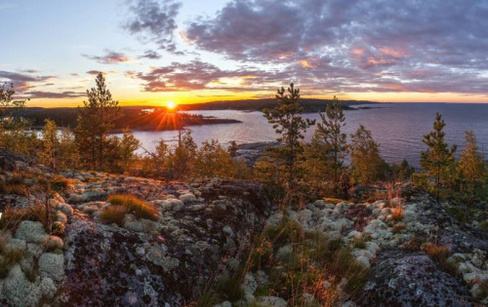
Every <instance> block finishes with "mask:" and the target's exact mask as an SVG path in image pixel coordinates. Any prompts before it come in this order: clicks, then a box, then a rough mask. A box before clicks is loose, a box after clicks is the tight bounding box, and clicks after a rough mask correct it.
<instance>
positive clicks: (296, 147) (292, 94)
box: [263, 83, 315, 187]
mask: <svg viewBox="0 0 488 307" xmlns="http://www.w3.org/2000/svg"><path fill="white" fill-rule="evenodd" d="M276 99H277V100H278V106H277V107H276V108H274V109H271V110H270V109H264V110H263V113H264V117H265V118H266V119H267V120H268V122H269V123H270V124H272V125H273V129H275V132H276V133H277V134H279V135H280V136H279V137H278V138H277V141H278V142H282V143H283V145H284V146H283V147H279V148H277V149H276V150H277V151H278V153H279V158H281V159H282V160H283V164H284V165H285V169H286V172H287V174H286V178H287V185H288V187H293V186H294V184H295V180H296V177H297V174H296V173H295V168H296V162H297V157H298V155H299V154H300V153H301V152H302V151H303V147H302V144H301V142H300V141H301V140H302V139H303V138H304V136H303V133H304V132H305V131H306V130H307V129H308V128H309V127H310V126H312V125H314V124H315V121H313V120H309V119H303V118H302V117H301V114H302V111H303V109H302V107H301V106H300V104H299V103H298V100H299V99H300V90H299V89H295V88H294V85H293V83H291V84H290V87H289V88H288V89H287V93H286V94H285V89H284V88H283V87H282V88H281V89H278V92H277V94H276Z"/></svg>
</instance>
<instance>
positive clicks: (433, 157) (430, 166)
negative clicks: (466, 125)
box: [420, 113, 456, 199]
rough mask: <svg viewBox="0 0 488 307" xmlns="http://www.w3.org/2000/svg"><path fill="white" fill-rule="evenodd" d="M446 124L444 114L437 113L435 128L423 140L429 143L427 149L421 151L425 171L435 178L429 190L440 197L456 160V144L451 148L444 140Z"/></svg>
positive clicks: (421, 161) (421, 163)
mask: <svg viewBox="0 0 488 307" xmlns="http://www.w3.org/2000/svg"><path fill="white" fill-rule="evenodd" d="M445 126H446V123H445V122H444V120H442V116H441V115H440V114H439V113H437V114H436V118H435V122H434V124H433V128H434V130H433V131H432V132H429V133H427V134H426V135H424V139H423V142H424V144H425V145H427V150H426V151H422V152H421V153H420V165H421V166H422V167H423V168H424V171H425V173H426V174H427V175H428V176H429V177H431V178H433V180H434V182H433V185H431V184H429V185H428V187H429V188H428V190H429V191H430V192H432V193H434V194H435V195H436V198H437V199H439V196H440V193H441V189H442V188H443V187H442V185H443V184H444V183H445V182H446V181H447V179H448V178H447V177H448V174H449V168H450V167H451V166H452V163H453V162H454V153H455V152H456V146H455V145H453V146H452V147H450V148H449V146H448V144H447V142H446V141H445V140H444V136H445V132H444V131H443V128H444V127H445Z"/></svg>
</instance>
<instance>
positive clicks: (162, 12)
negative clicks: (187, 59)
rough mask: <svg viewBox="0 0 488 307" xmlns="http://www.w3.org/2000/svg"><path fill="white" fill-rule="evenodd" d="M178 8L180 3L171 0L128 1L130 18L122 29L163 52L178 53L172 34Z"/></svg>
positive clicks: (175, 26)
mask: <svg viewBox="0 0 488 307" xmlns="http://www.w3.org/2000/svg"><path fill="white" fill-rule="evenodd" d="M180 7H181V3H179V2H175V1H173V0H160V1H157V0H134V1H130V8H129V10H130V18H129V20H128V21H127V22H126V23H125V24H123V27H124V29H126V30H127V31H128V32H129V33H131V34H132V35H135V36H137V37H138V38H139V39H141V40H142V41H143V42H154V43H156V44H158V46H159V48H161V49H163V50H166V51H169V52H173V53H179V52H178V51H177V50H176V46H175V42H174V34H173V32H174V31H175V30H176V28H177V25H176V20H175V18H176V16H177V15H178V12H179V10H180Z"/></svg>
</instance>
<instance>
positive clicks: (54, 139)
mask: <svg viewBox="0 0 488 307" xmlns="http://www.w3.org/2000/svg"><path fill="white" fill-rule="evenodd" d="M57 130H58V127H57V126H56V123H55V122H53V121H52V120H49V119H46V121H45V125H44V128H43V129H42V149H41V151H40V152H39V161H40V162H41V163H42V164H44V165H46V166H49V167H52V168H54V169H56V166H57V154H58V153H57V151H58V148H59V139H58V133H57Z"/></svg>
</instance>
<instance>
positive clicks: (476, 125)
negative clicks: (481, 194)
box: [134, 103, 488, 166]
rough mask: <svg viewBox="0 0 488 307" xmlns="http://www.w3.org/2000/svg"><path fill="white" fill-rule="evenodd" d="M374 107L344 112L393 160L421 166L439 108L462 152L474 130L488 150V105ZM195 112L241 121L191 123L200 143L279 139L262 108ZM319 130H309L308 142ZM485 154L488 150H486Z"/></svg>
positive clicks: (171, 136) (152, 135)
mask: <svg viewBox="0 0 488 307" xmlns="http://www.w3.org/2000/svg"><path fill="white" fill-rule="evenodd" d="M368 106H370V107H373V108H372V109H363V110H356V111H345V115H346V126H345V128H344V130H345V132H347V133H348V134H350V133H352V132H354V131H355V129H356V128H357V127H358V126H359V124H363V125H365V126H366V128H368V129H369V130H371V131H372V134H373V137H374V138H375V140H376V141H377V142H378V143H379V144H380V150H381V153H382V155H383V156H384V158H385V159H386V160H387V161H388V162H396V161H401V160H403V159H404V158H406V159H407V160H408V161H409V162H411V163H413V164H414V165H415V166H418V163H419V159H420V151H421V150H424V149H425V145H424V144H423V143H422V137H423V135H424V134H425V133H428V132H429V131H431V130H432V123H433V121H434V118H435V113H436V112H440V113H441V114H442V116H443V119H444V120H445V122H446V124H447V125H446V127H445V128H444V130H445V132H446V139H447V141H448V142H449V143H450V144H457V145H458V148H459V149H458V152H459V151H460V149H461V148H462V144H463V143H464V131H465V130H473V131H474V132H475V134H476V137H477V141H478V145H479V147H480V150H481V151H482V152H483V153H485V149H488V125H487V124H488V104H486V105H485V104H432V103H429V104H414V103H408V104H374V105H368ZM191 113H195V114H202V115H204V116H216V117H219V118H231V119H237V120H240V121H242V123H239V124H222V125H207V126H193V127H192V126H190V127H188V128H189V130H191V131H192V136H193V138H194V139H195V141H196V142H197V143H198V144H200V143H201V142H203V141H205V140H210V139H217V140H218V141H219V142H220V143H222V144H224V145H227V144H228V143H229V142H231V141H236V142H237V143H238V144H243V143H253V142H263V141H274V140H275V139H276V134H275V133H274V131H273V129H272V127H271V125H270V124H268V122H267V121H266V119H265V118H264V117H263V115H262V113H261V112H242V111H233V110H219V111H194V112H191ZM304 116H305V117H307V118H311V119H317V120H320V117H319V115H318V114H305V115H304ZM313 131H314V129H310V130H309V131H307V133H306V140H307V141H309V140H310V139H311V137H312V135H313ZM134 135H135V136H136V137H137V138H138V139H139V140H140V141H141V142H142V146H143V147H144V148H145V149H147V150H149V151H153V150H154V148H155V147H156V144H157V142H158V141H159V140H160V139H164V140H167V141H170V142H175V141H176V139H177V135H178V132H177V131H162V132H153V131H136V132H134ZM485 156H486V153H485Z"/></svg>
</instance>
